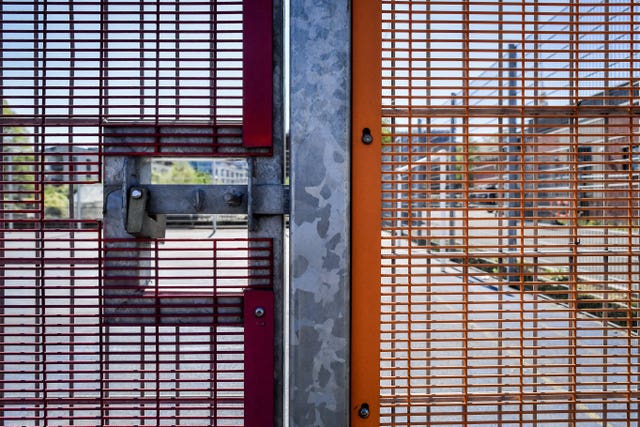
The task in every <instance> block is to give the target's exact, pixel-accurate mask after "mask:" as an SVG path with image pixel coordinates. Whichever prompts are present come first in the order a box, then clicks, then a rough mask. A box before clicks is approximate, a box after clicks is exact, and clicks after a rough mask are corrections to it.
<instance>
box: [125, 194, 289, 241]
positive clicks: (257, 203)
mask: <svg viewBox="0 0 640 427" xmlns="http://www.w3.org/2000/svg"><path fill="white" fill-rule="evenodd" d="M126 194H127V200H126V201H125V202H126V203H125V206H126V209H125V212H126V213H125V215H126V217H125V229H126V231H127V233H129V234H132V235H134V236H137V237H148V238H153V239H158V238H162V237H164V234H165V229H166V215H167V214H248V218H249V219H248V221H249V228H250V229H251V228H252V227H253V226H254V225H255V220H256V217H257V216H269V215H284V214H287V213H288V212H289V199H290V197H289V187H288V186H285V185H279V184H258V185H249V186H247V185H144V186H142V185H136V186H132V187H131V188H129V190H128V191H127V193H126Z"/></svg>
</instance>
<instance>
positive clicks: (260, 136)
mask: <svg viewBox="0 0 640 427" xmlns="http://www.w3.org/2000/svg"><path fill="white" fill-rule="evenodd" d="M243 9H244V10H243V48H242V50H243V55H244V58H243V61H242V87H243V95H242V109H243V111H242V118H243V119H242V120H243V124H242V135H243V138H242V145H243V146H244V147H245V148H260V147H271V143H272V137H271V136H272V129H273V124H272V120H273V114H272V111H273V79H272V75H273V48H272V45H271V43H272V31H273V30H272V28H273V24H272V22H273V18H272V15H271V14H272V1H271V0H245V2H244V7H243Z"/></svg>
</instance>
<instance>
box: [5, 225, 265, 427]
mask: <svg viewBox="0 0 640 427" xmlns="http://www.w3.org/2000/svg"><path fill="white" fill-rule="evenodd" d="M16 223H17V222H14V224H16ZM64 223H65V222H62V223H61V222H58V223H55V222H53V223H51V222H49V221H40V222H39V224H40V225H43V226H44V228H43V229H42V230H40V231H33V230H21V229H16V228H13V229H6V228H5V229H3V230H2V231H3V234H4V235H3V242H4V246H3V262H2V278H1V279H2V285H3V286H2V304H1V307H2V308H1V310H2V311H1V313H0V314H1V323H0V333H1V334H2V343H1V346H0V350H1V353H0V368H1V369H0V372H1V376H0V379H1V381H2V383H1V384H2V387H1V389H0V399H1V400H2V410H1V411H0V422H1V423H2V425H7V426H22V425H46V426H53V425H104V426H111V425H114V426H115V425H141V426H159V425H183V426H195V425H201V426H202V425H207V426H209V425H219V426H234V425H236V426H237V425H243V420H244V415H243V414H244V374H243V372H244V356H243V349H244V338H243V337H244V332H243V326H242V325H243V319H242V300H241V299H240V300H239V301H240V302H239V303H238V297H241V295H242V291H243V290H244V289H246V288H247V287H248V286H249V285H250V283H251V285H264V286H267V287H268V286H269V285H270V283H271V282H270V280H271V279H270V277H271V276H270V275H269V272H270V271H271V265H272V255H271V242H270V240H266V239H265V240H248V239H224V238H221V239H218V240H209V239H204V238H191V239H185V238H173V239H171V238H168V239H165V240H163V241H161V242H156V243H155V244H156V245H157V246H158V248H157V249H158V250H157V251H155V252H154V256H153V260H152V265H151V266H150V270H145V271H150V272H151V274H149V273H145V274H144V277H148V276H152V277H153V278H154V280H153V281H151V282H148V283H147V288H146V292H147V293H148V294H149V296H148V297H147V298H146V299H147V301H146V302H145V304H144V305H143V306H142V307H141V308H142V310H141V313H138V314H137V315H135V316H134V315H133V314H132V313H131V312H128V313H127V314H128V316H129V320H130V321H129V322H128V323H127V322H121V323H119V324H116V323H114V322H112V321H110V318H109V314H108V313H109V312H108V307H107V305H108V301H110V300H109V299H108V298H106V299H105V298H104V294H105V289H104V288H103V287H102V286H101V283H103V282H104V280H103V273H102V271H103V269H102V266H101V262H102V259H103V250H102V241H101V239H100V231H99V230H98V229H97V227H96V225H97V224H95V223H87V222H85V223H81V222H77V224H78V225H83V226H85V227H88V229H87V228H85V229H78V228H64V227H62V226H61V224H64ZM89 226H92V227H93V229H91V227H89ZM191 233H192V234H195V233H197V231H196V232H191ZM200 234H202V230H201V231H200ZM249 260H251V261H252V263H254V264H255V265H256V267H255V268H254V267H249ZM214 266H215V268H214ZM223 295H228V296H231V295H233V296H235V297H236V298H231V299H230V301H231V302H228V301H227V302H225V301H224V300H222V301H223V302H222V303H221V304H222V305H223V306H224V307H223V308H224V310H226V311H224V313H225V314H224V315H221V316H218V317H216V316H211V315H209V316H205V315H199V313H198V311H197V309H198V308H199V306H197V305H196V306H195V308H196V310H194V301H195V302H198V303H200V304H201V300H203V299H204V300H206V301H209V304H210V305H213V304H214V303H215V302H216V301H221V300H219V299H213V297H214V296H223ZM165 298H168V299H169V300H170V302H169V306H168V307H166V306H163V303H162V302H161V300H162V299H165ZM149 303H150V304H151V306H152V307H153V308H152V309H151V311H150V312H148V311H144V310H145V309H146V308H147V307H148V304H149ZM159 307H164V310H167V311H168V313H167V312H164V311H162V310H159V309H158V308H159ZM139 308H140V307H139ZM208 308H209V309H210V307H208ZM145 316H147V317H145ZM163 316H164V317H166V319H165V320H164V321H163V319H161V317H163ZM193 318H197V321H193V320H192V319H193ZM167 319H168V320H167Z"/></svg>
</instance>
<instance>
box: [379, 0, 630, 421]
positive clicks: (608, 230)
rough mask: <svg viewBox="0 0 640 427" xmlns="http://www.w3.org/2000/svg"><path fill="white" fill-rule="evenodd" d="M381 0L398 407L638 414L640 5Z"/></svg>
mask: <svg viewBox="0 0 640 427" xmlns="http://www.w3.org/2000/svg"><path fill="white" fill-rule="evenodd" d="M381 4H382V28H381V31H382V46H381V49H382V74H381V78H382V92H381V97H382V116H383V144H382V162H383V164H382V184H381V185H382V218H381V220H382V236H381V240H380V244H381V250H382V252H381V254H382V269H381V276H382V277H381V292H382V299H381V310H382V313H381V323H380V328H381V329H380V334H381V335H380V336H381V347H380V357H381V366H380V398H381V404H382V407H381V425H388V426H391V425H394V426H395V425H430V426H431V425H443V426H444V425H446V426H454V425H465V426H468V425H474V426H475V425H492V426H493V425H509V426H513V425H519V426H534V425H536V426H543V425H544V426H551V425H553V426H592V425H607V426H632V425H637V424H638V420H639V418H638V413H639V400H640V392H639V382H640V378H639V359H638V357H639V350H638V348H639V344H640V342H639V338H638V333H639V325H640V312H639V311H638V309H639V300H640V296H639V292H640V289H639V287H638V286H639V283H640V270H639V267H638V265H640V262H639V261H640V258H639V257H640V246H639V245H640V234H639V227H640V223H639V220H638V217H639V216H640V192H639V188H638V173H639V166H638V164H639V162H640V159H639V157H638V156H639V154H637V153H639V152H640V149H639V148H638V147H639V145H638V144H639V143H640V138H639V137H638V133H639V127H640V123H639V121H638V118H637V113H638V99H639V96H638V79H639V78H640V71H638V68H637V44H636V43H635V42H634V40H636V39H637V31H638V29H639V28H640V27H639V24H638V12H640V10H639V9H638V5H637V4H635V3H634V2H630V1H623V0H621V1H610V2H601V1H590V2H574V1H568V2H547V1H510V2H499V1H493V2H486V1H485V2H475V1H430V2H424V1H400V0H398V1H382V2H381Z"/></svg>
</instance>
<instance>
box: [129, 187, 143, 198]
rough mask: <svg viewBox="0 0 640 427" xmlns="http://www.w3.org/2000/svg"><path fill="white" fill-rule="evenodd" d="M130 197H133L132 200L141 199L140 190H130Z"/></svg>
mask: <svg viewBox="0 0 640 427" xmlns="http://www.w3.org/2000/svg"><path fill="white" fill-rule="evenodd" d="M131 197H133V198H134V199H140V198H142V190H140V189H139V188H134V189H132V190H131Z"/></svg>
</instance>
